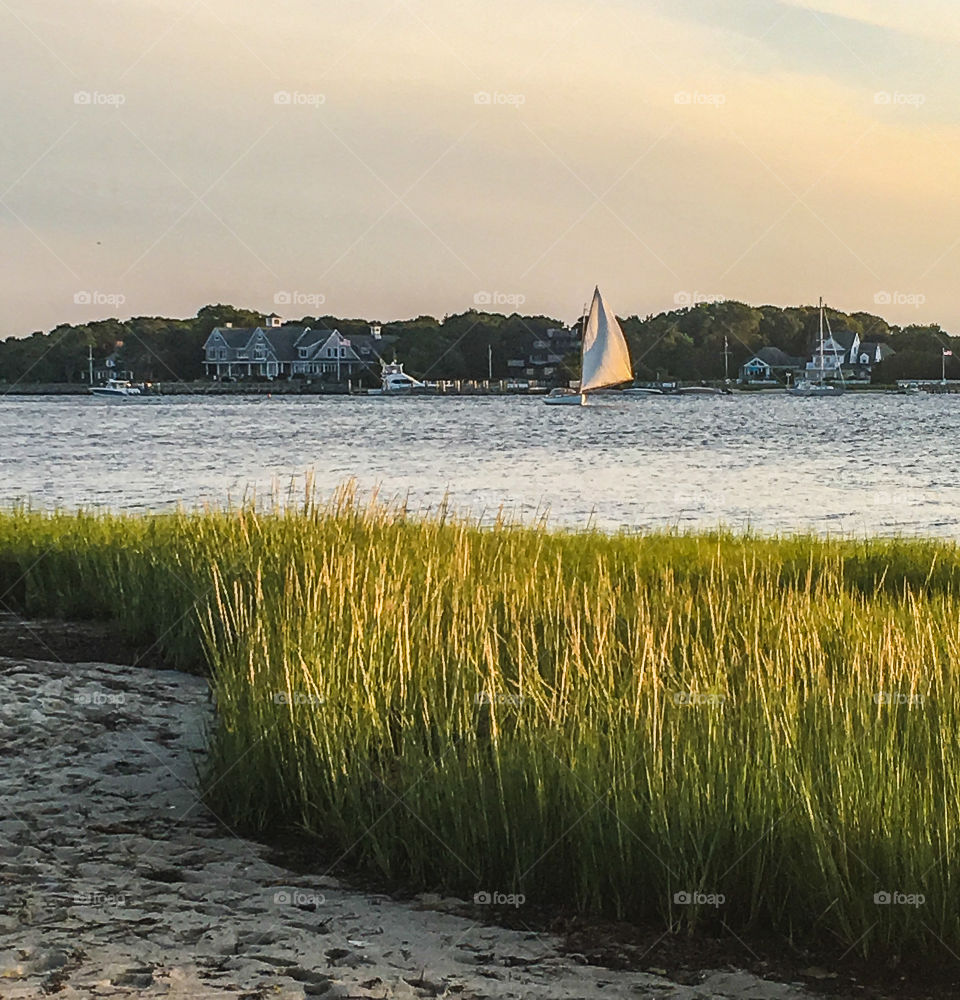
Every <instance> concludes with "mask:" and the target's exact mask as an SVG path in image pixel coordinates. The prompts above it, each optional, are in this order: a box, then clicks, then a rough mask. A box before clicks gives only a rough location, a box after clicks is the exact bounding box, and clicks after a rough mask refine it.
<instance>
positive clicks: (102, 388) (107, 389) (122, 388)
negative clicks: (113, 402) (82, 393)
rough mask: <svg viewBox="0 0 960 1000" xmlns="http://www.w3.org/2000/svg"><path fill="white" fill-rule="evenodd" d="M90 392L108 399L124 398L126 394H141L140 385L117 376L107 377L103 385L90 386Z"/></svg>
mask: <svg viewBox="0 0 960 1000" xmlns="http://www.w3.org/2000/svg"><path fill="white" fill-rule="evenodd" d="M90 393H91V395H94V396H103V397H106V398H108V399H125V398H126V397H128V396H139V395H141V392H140V386H138V385H134V384H133V383H132V382H128V381H127V380H126V379H119V378H109V379H107V381H106V382H105V383H104V384H103V385H93V386H91V387H90Z"/></svg>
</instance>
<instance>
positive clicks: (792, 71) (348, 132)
mask: <svg viewBox="0 0 960 1000" xmlns="http://www.w3.org/2000/svg"><path fill="white" fill-rule="evenodd" d="M958 57H960V8H957V7H955V6H953V5H952V4H951V3H947V2H945V0H915V2H912V3H910V4H904V3H902V2H900V0H811V2H810V3H803V2H800V0H779V2H778V0H739V2H735V0H710V2H703V0H700V2H695V0H528V2H525V3H522V4H520V3H516V2H513V3H505V2H503V0H476V2H462V0H445V2H442V3H441V2H439V0H337V2H307V0H271V2H270V3H265V2H263V3H261V2H259V0H84V2H83V3H82V4H76V3H69V2H66V0H0V78H2V80H3V89H4V94H5V101H4V122H3V128H2V130H0V254H2V261H3V267H2V268H0V304H2V308H0V337H6V336H9V335H18V336H19V335H26V334H29V333H31V332H33V331H34V330H49V329H51V328H52V327H54V326H55V325H57V324H58V323H80V322H84V321H86V320H91V319H97V318H105V317H108V316H118V317H121V318H124V317H128V316H131V315H166V316H189V315H193V314H195V313H196V311H197V309H199V308H200V307H201V306H202V305H205V304H207V303H212V302H229V303H232V304H234V305H238V306H244V307H247V308H252V309H259V310H262V311H263V312H265V313H267V312H271V311H276V312H278V313H280V314H281V315H284V316H288V317H293V318H299V317H301V316H304V315H320V314H332V315H336V316H341V317H348V316H350V317H366V318H368V319H380V320H390V319H398V318H403V317H409V316H416V315H420V314H430V315H436V316H442V315H444V314H448V313H455V312H462V311H464V310H466V309H470V308H474V307H478V308H486V309H491V310H495V311H500V312H512V311H514V310H515V309H516V310H518V311H521V312H526V313H533V314H537V313H544V314H547V315H551V316H555V317H558V318H561V319H564V320H567V321H572V320H574V319H575V318H576V317H577V316H578V315H579V314H580V311H581V309H582V307H583V303H584V301H585V300H586V299H588V298H589V296H590V294H591V292H592V290H593V287H594V285H595V284H599V286H600V287H601V289H602V290H603V292H604V295H605V297H606V298H607V299H608V301H609V302H610V304H611V306H612V307H613V308H614V309H615V310H616V311H617V313H618V314H620V315H633V314H639V315H641V316H642V315H647V314H650V313H657V312H661V311H663V310H666V309H672V308H675V307H676V306H677V305H685V304H690V303H693V302H696V301H701V300H707V299H713V298H730V299H737V300H740V301H745V302H749V303H752V304H763V303H774V304H778V305H796V304H801V303H815V302H816V300H817V298H818V297H819V296H823V298H824V299H825V301H827V302H828V303H829V304H830V305H832V306H834V307H835V308H838V309H842V310H846V311H855V310H865V311H869V312H875V313H878V314H880V315H882V316H884V317H886V318H887V319H888V320H890V321H891V322H895V323H899V324H907V323H929V322H938V323H940V324H941V325H942V326H943V327H944V328H945V329H946V330H948V331H949V332H951V333H960V296H958V295H957V294H955V291H956V283H955V281H954V280H953V279H954V276H955V275H956V272H957V266H958V263H960V197H958V190H960V182H958V181H960V179H958V165H960V104H958V100H957V97H956V95H957V93H960V58H958Z"/></svg>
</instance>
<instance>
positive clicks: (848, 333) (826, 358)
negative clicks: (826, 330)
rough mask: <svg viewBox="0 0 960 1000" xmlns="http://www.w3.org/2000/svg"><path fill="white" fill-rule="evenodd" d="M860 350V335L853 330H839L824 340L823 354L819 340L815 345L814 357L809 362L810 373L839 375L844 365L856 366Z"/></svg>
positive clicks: (808, 369)
mask: <svg viewBox="0 0 960 1000" xmlns="http://www.w3.org/2000/svg"><path fill="white" fill-rule="evenodd" d="M859 350H860V334H858V333H855V332H854V331H853V330H838V331H837V332H836V333H831V334H830V335H829V336H827V337H824V338H823V354H822V355H821V352H820V342H819V340H818V341H817V343H816V344H815V345H814V348H813V357H812V359H811V360H810V361H808V362H807V371H808V372H811V373H812V372H820V371H822V372H824V373H826V374H830V373H834V374H839V372H840V369H841V367H842V366H844V365H852V364H855V363H856V362H855V359H856V358H857V356H858V353H859Z"/></svg>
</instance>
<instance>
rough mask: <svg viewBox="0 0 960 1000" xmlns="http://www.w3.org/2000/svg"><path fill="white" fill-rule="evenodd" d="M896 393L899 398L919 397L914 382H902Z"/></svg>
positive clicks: (917, 388)
mask: <svg viewBox="0 0 960 1000" xmlns="http://www.w3.org/2000/svg"><path fill="white" fill-rule="evenodd" d="M896 391H897V392H898V393H899V394H900V395H901V396H919V395H920V386H919V385H918V384H917V383H916V382H904V383H903V384H902V385H898V386H897V388H896Z"/></svg>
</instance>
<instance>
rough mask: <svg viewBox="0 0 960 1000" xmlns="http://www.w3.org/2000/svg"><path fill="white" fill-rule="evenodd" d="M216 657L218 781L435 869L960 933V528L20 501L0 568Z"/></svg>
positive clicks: (12, 597)
mask: <svg viewBox="0 0 960 1000" xmlns="http://www.w3.org/2000/svg"><path fill="white" fill-rule="evenodd" d="M4 591H5V592H7V596H5V597H4V598H3V600H4V601H5V602H7V603H10V602H15V603H18V604H19V605H20V606H22V607H23V609H25V610H27V611H30V612H33V613H42V614H57V615H62V616H77V615H86V616H93V617H101V618H109V619H111V620H113V621H115V622H116V624H117V627H119V628H122V629H124V630H126V631H127V632H129V633H130V634H131V635H132V636H135V637H137V638H140V639H147V640H150V641H158V642H159V643H160V644H161V645H162V646H163V648H164V649H165V650H166V651H167V652H168V653H169V655H170V656H171V657H172V658H173V659H174V660H175V661H176V662H178V663H180V664H183V665H193V664H200V663H202V664H204V665H205V668H206V669H208V670H209V673H210V677H211V683H212V686H213V689H214V693H215V697H216V704H217V712H218V725H217V727H216V730H215V733H214V736H213V741H212V745H211V747H210V769H209V774H208V776H207V779H206V781H207V793H208V798H209V801H210V803H211V805H212V807H213V808H214V809H215V811H216V812H217V813H218V814H219V815H221V816H222V817H223V819H224V820H226V821H227V822H229V823H231V824H239V825H240V826H242V827H243V828H245V829H249V830H254V829H256V830H264V829H269V828H272V827H275V826H278V825H282V826H286V827H289V826H291V825H292V826H295V827H298V828H300V829H302V830H304V831H305V832H307V833H310V834H314V835H316V836H317V837H318V838H320V841H321V842H322V843H323V844H324V845H325V850H326V851H327V852H328V854H329V852H330V851H333V852H335V855H336V856H339V857H341V858H342V859H343V860H344V861H345V862H347V863H349V864H351V865H353V866H356V867H358V868H362V869H366V870H369V871H372V872H376V873H378V874H379V875H381V876H383V877H385V878H388V879H390V880H393V881H396V882H400V883H403V884H406V885H409V886H418V887H424V888H430V889H442V890H444V891H454V892H459V893H464V894H467V895H472V894H474V893H476V892H482V891H488V892H494V891H496V892H504V893H510V892H518V893H521V892H522V893H523V894H524V895H525V897H526V898H527V900H528V901H531V902H533V901H535V902H538V903H543V904H561V905H564V906H569V907H571V908H574V907H575V908H577V909H579V910H581V911H583V912H587V913H596V914H601V913H602V914H609V915H614V916H618V917H622V918H628V919H629V918H641V917H642V918H645V919H649V918H658V919H662V920H663V921H664V922H665V923H666V922H670V923H674V922H676V921H681V922H682V923H683V924H685V925H687V926H689V927H694V926H696V925H697V924H698V923H700V922H706V923H708V924H709V923H714V922H717V921H719V920H723V921H724V922H725V923H726V924H727V925H728V926H730V927H733V928H749V927H751V926H762V927H764V928H769V927H773V928H776V929H778V930H780V931H782V932H784V933H787V934H791V935H794V936H797V937H804V936H806V937H810V938H813V937H817V936H820V937H825V938H829V939H830V940H832V941H840V942H843V943H844V946H855V947H856V948H858V949H859V950H860V951H862V952H863V953H869V952H871V951H876V950H878V949H888V948H897V949H902V948H905V947H918V948H932V947H939V945H938V943H937V942H938V939H939V941H942V942H945V943H947V945H948V946H949V947H952V948H957V947H960V881H958V879H960V860H958V858H960V855H958V853H957V851H956V849H955V848H956V844H955V841H956V838H957V834H958V831H960V789H958V787H957V785H958V782H960V682H958V679H957V675H956V670H955V666H956V665H957V663H958V662H960V553H958V551H957V549H956V548H955V547H954V546H952V545H948V544H943V543H935V542H928V541H916V540H914V541H911V540H876V541H855V540H832V541H825V540H816V539H812V538H807V537H793V538H784V539H769V538H767V539H764V538H757V537H746V536H733V535H728V534H724V533H722V532H717V533H713V534H704V535H678V534H669V533H667V534H651V535H647V536H620V535H616V536H607V535H602V534H600V533H595V532H583V533H575V532H555V531H548V530H546V529H545V528H543V527H539V528H533V527H523V526H518V525H512V524H508V523H497V524H495V525H494V526H492V527H488V528H484V529H481V528H479V527H477V526H476V525H474V524H471V523H469V522H468V521H466V520H462V519H457V518H452V517H450V516H449V515H448V514H447V513H446V512H444V511H441V512H439V513H435V514H433V515H423V516H419V517H411V516H408V514H407V513H406V512H405V511H403V510H402V509H399V508H391V507H389V506H383V505H378V504H376V503H372V504H370V505H368V506H361V505H360V504H359V503H357V501H356V500H355V498H354V497H353V496H352V494H351V493H349V491H346V492H343V493H341V494H339V495H338V496H337V497H336V498H335V499H334V500H333V501H331V502H330V503H328V504H324V505H321V504H317V503H314V502H313V501H311V500H307V501H306V502H305V503H304V504H303V505H302V506H301V507H298V508H296V509H293V508H291V507H287V508H278V509H276V510H272V511H270V512H263V511H258V510H256V509H254V508H252V507H246V508H243V509H239V510H231V511H204V512H196V513H177V514H170V515H157V516H148V517H127V516H120V515H110V514H97V515H92V514H84V513H80V514H41V513H37V512H34V511H30V510H27V509H20V510H15V511H11V512H8V513H6V514H4V515H0V593H2V592H4Z"/></svg>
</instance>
